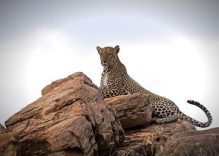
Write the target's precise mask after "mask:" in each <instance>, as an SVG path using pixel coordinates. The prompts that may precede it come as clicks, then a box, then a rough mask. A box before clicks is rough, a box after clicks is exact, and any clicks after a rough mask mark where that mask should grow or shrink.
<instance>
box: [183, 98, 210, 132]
mask: <svg viewBox="0 0 219 156" xmlns="http://www.w3.org/2000/svg"><path fill="white" fill-rule="evenodd" d="M187 102H188V103H189V104H192V105H195V106H198V107H199V108H201V109H202V110H203V111H204V112H205V114H206V116H207V118H208V121H207V122H200V121H197V120H195V119H193V118H191V117H189V116H187V115H185V114H183V113H182V115H183V117H182V118H183V119H185V120H188V121H189V122H191V123H192V124H193V125H195V126H197V127H202V128H204V127H208V126H210V125H211V123H212V116H211V114H210V112H209V111H208V110H207V108H205V106H203V105H202V104H200V103H199V102H197V101H193V100H187Z"/></svg>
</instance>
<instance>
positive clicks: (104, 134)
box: [0, 73, 124, 156]
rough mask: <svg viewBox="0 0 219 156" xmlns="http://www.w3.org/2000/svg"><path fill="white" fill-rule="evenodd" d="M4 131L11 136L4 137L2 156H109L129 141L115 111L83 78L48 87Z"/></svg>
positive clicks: (72, 77) (70, 78)
mask: <svg viewBox="0 0 219 156" xmlns="http://www.w3.org/2000/svg"><path fill="white" fill-rule="evenodd" d="M5 125H6V128H7V133H2V134H1V135H0V140H1V141H0V142H1V144H0V154H2V155H5V156H7V155H17V156H29V155H32V156H34V155H37V156H43V155H50V156H61V155H78V156H82V155H86V156H89V155H98V154H99V155H108V152H109V151H110V150H111V149H113V148H115V147H116V146H117V145H119V144H120V143H122V142H123V141H124V131H123V128H122V126H121V124H120V121H119V120H118V119H117V118H116V116H115V110H114V109H112V108H111V107H109V106H107V105H106V104H105V102H104V101H103V97H102V95H101V93H100V91H99V90H98V88H97V87H96V86H95V85H94V84H93V83H92V81H91V80H90V79H89V78H88V77H87V76H86V75H84V74H83V73H75V74H73V75H70V76H68V77H67V78H64V79H61V80H58V81H55V82H53V83H52V84H51V85H48V86H47V87H45V88H44V89H43V91H42V97H41V98H39V99H38V100H37V101H35V102H33V103H31V104H29V105H27V106H26V107H25V108H23V109H22V110H21V111H19V112H17V113H16V114H15V115H13V116H12V117H10V118H9V119H8V120H7V121H6V122H5ZM3 139H4V141H2V140H3ZM3 142H4V143H3ZM9 148H10V149H13V153H12V154H11V153H10V154H9V153H7V151H9Z"/></svg>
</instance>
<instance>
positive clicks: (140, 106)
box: [105, 93, 152, 129]
mask: <svg viewBox="0 0 219 156" xmlns="http://www.w3.org/2000/svg"><path fill="white" fill-rule="evenodd" d="M105 102H106V104H108V105H110V106H111V107H113V108H114V109H115V110H116V114H117V117H118V119H119V120H120V122H121V124H122V127H123V128H124V129H127V128H132V127H136V126H140V125H148V124H149V123H150V122H151V117H152V107H151V105H150V103H149V101H148V96H147V95H143V94H140V93H136V94H131V95H124V96H118V97H114V98H107V99H105Z"/></svg>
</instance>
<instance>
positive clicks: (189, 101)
mask: <svg viewBox="0 0 219 156" xmlns="http://www.w3.org/2000/svg"><path fill="white" fill-rule="evenodd" d="M187 102H188V103H190V104H192V103H195V101H194V100H187Z"/></svg>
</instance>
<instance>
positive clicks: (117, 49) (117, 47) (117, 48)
mask: <svg viewBox="0 0 219 156" xmlns="http://www.w3.org/2000/svg"><path fill="white" fill-rule="evenodd" d="M115 50H116V54H118V53H119V50H120V48H119V45H117V46H115Z"/></svg>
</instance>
